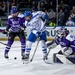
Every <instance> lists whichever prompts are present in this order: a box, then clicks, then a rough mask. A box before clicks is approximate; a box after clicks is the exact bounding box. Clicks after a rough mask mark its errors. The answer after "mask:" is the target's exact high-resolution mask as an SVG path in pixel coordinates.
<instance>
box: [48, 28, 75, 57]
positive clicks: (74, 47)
mask: <svg viewBox="0 0 75 75" xmlns="http://www.w3.org/2000/svg"><path fill="white" fill-rule="evenodd" d="M57 45H60V46H61V51H59V52H58V53H62V54H64V55H65V56H66V57H68V56H69V55H72V54H74V53H75V36H73V35H72V34H70V33H69V30H67V29H66V28H64V27H61V28H60V29H59V30H58V31H57V36H56V37H55V39H54V40H53V41H52V42H49V43H47V47H49V48H54V47H56V46H57Z"/></svg>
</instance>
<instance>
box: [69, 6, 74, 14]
mask: <svg viewBox="0 0 75 75" xmlns="http://www.w3.org/2000/svg"><path fill="white" fill-rule="evenodd" d="M70 15H75V6H73V7H72V10H71V11H70Z"/></svg>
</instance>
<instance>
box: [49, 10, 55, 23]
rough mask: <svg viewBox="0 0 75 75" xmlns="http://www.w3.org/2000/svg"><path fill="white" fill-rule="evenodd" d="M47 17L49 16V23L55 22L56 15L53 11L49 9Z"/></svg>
mask: <svg viewBox="0 0 75 75" xmlns="http://www.w3.org/2000/svg"><path fill="white" fill-rule="evenodd" d="M48 16H49V19H50V21H53V22H54V21H55V17H56V15H55V12H54V11H53V9H51V10H50V12H48Z"/></svg>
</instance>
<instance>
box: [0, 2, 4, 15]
mask: <svg viewBox="0 0 75 75" xmlns="http://www.w3.org/2000/svg"><path fill="white" fill-rule="evenodd" d="M4 8H5V7H3V6H2V2H0V16H2V15H4Z"/></svg>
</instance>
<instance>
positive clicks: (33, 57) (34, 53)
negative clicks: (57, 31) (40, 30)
mask: <svg viewBox="0 0 75 75" xmlns="http://www.w3.org/2000/svg"><path fill="white" fill-rule="evenodd" d="M39 41H40V39H38V42H37V45H36V48H35V50H34V53H33V55H32V57H31V59H30V60H29V61H27V62H26V63H25V64H28V63H30V62H32V61H33V59H34V56H35V53H36V51H37V48H38V45H39ZM23 64H24V62H23Z"/></svg>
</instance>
